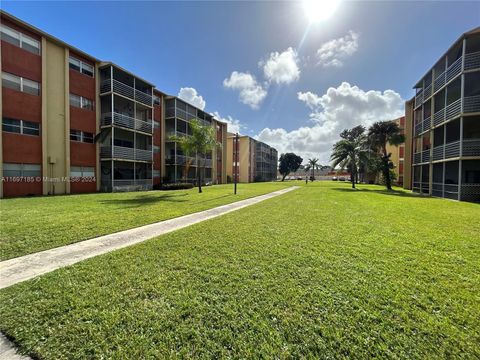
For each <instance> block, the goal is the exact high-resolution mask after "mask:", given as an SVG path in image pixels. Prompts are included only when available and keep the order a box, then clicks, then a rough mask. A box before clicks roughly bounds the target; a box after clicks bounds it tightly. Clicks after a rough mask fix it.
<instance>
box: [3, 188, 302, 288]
mask: <svg viewBox="0 0 480 360" xmlns="http://www.w3.org/2000/svg"><path fill="white" fill-rule="evenodd" d="M295 189H298V186H292V187H289V188H286V189H282V190H278V191H274V192H271V193H268V194H264V195H260V196H256V197H253V198H250V199H245V200H241V201H237V202H234V203H231V204H227V205H222V206H218V207H215V208H212V209H208V210H204V211H200V212H197V213H193V214H189V215H184V216H180V217H177V218H173V219H169V220H165V221H161V222H157V223H153V224H149V225H145V226H140V227H137V228H133V229H129V230H125V231H120V232H117V233H113V234H109V235H105V236H100V237H97V238H93V239H89V240H85V241H81V242H78V243H74V244H70V245H66V246H61V247H58V248H54V249H50V250H45V251H41V252H38V253H34V254H30V255H25V256H21V257H18V258H14V259H10V260H6V261H2V262H0V289H3V288H6V287H8V286H11V285H14V284H16V283H19V282H22V281H25V280H29V279H32V278H34V277H36V276H39V275H42V274H45V273H48V272H50V271H53V270H56V269H59V268H61V267H64V266H68V265H72V264H75V263H77V262H79V261H82V260H85V259H88V258H91V257H94V256H97V255H101V254H105V253H108V252H110V251H113V250H117V249H121V248H124V247H127V246H130V245H134V244H138V243H140V242H143V241H145V240H148V239H151V238H154V237H156V236H159V235H163V234H166V233H169V232H172V231H175V230H178V229H182V228H184V227H187V226H190V225H193V224H196V223H199V222H201V221H205V220H209V219H213V218H215V217H217V216H220V215H223V214H227V213H229V212H232V211H235V210H239V209H242V208H244V207H247V206H250V205H254V204H257V203H259V202H261V201H264V200H267V199H271V198H273V197H275V196H278V195H282V194H285V193H287V192H290V191H292V190H295Z"/></svg>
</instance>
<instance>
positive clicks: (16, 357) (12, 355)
mask: <svg viewBox="0 0 480 360" xmlns="http://www.w3.org/2000/svg"><path fill="white" fill-rule="evenodd" d="M0 360H31V358H30V357H29V356H25V355H20V354H18V353H17V350H15V346H14V345H13V344H12V343H11V342H10V341H9V340H8V339H7V338H6V337H5V336H4V335H3V334H1V333H0Z"/></svg>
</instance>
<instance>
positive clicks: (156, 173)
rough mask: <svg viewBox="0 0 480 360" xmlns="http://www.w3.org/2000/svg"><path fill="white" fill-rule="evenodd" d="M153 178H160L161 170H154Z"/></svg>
mask: <svg viewBox="0 0 480 360" xmlns="http://www.w3.org/2000/svg"><path fill="white" fill-rule="evenodd" d="M152 176H153V177H160V170H155V169H154V170H153V171H152Z"/></svg>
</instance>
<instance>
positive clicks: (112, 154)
mask: <svg viewBox="0 0 480 360" xmlns="http://www.w3.org/2000/svg"><path fill="white" fill-rule="evenodd" d="M100 157H101V158H103V159H125V160H137V161H148V162H151V161H152V151H151V150H143V149H135V148H129V147H125V146H113V151H112V147H111V146H102V147H101V148H100Z"/></svg>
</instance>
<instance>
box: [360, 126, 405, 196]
mask: <svg viewBox="0 0 480 360" xmlns="http://www.w3.org/2000/svg"><path fill="white" fill-rule="evenodd" d="M404 141H405V136H404V135H403V134H402V133H401V129H400V126H398V124H397V122H395V121H379V122H376V123H375V124H373V125H372V126H371V127H370V129H368V142H369V144H370V146H371V147H372V149H373V150H375V151H377V152H378V153H380V156H381V162H380V169H381V172H382V176H383V180H384V182H385V186H386V187H387V189H388V190H391V189H392V177H391V172H390V170H391V169H393V168H394V165H393V163H392V162H391V161H390V156H391V155H392V154H391V153H389V152H387V144H390V145H394V146H397V145H400V144H401V143H403V142H404Z"/></svg>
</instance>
